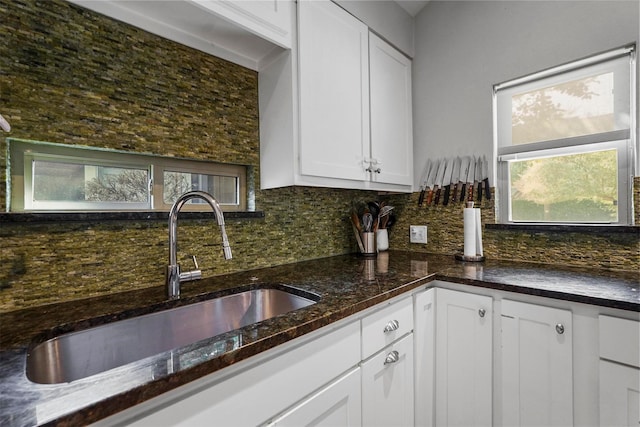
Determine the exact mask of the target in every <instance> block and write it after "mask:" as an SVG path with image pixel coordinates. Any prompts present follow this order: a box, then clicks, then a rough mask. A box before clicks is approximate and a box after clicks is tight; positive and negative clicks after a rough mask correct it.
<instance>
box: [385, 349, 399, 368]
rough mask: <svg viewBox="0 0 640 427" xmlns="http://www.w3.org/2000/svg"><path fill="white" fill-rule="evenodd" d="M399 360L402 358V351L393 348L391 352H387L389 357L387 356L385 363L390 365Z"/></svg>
mask: <svg viewBox="0 0 640 427" xmlns="http://www.w3.org/2000/svg"><path fill="white" fill-rule="evenodd" d="M398 360H400V353H398V352H397V351H396V350H393V351H392V352H391V353H389V354H387V357H385V359H384V364H385V365H390V364H392V363H396V362H397V361H398Z"/></svg>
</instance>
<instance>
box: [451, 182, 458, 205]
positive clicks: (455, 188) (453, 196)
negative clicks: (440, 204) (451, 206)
mask: <svg viewBox="0 0 640 427" xmlns="http://www.w3.org/2000/svg"><path fill="white" fill-rule="evenodd" d="M456 200H458V183H457V182H456V183H454V184H453V191H452V192H451V201H452V202H454V203H455V202H456Z"/></svg>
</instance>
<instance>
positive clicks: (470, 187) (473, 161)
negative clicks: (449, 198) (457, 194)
mask: <svg viewBox="0 0 640 427" xmlns="http://www.w3.org/2000/svg"><path fill="white" fill-rule="evenodd" d="M475 176H476V158H475V156H471V159H470V160H469V173H467V194H466V195H465V196H466V198H467V201H468V202H472V201H473V179H474V177H475Z"/></svg>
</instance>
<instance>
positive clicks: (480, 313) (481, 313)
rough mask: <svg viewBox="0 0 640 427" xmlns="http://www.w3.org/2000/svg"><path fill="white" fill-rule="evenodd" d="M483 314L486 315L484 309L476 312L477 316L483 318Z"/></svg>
mask: <svg viewBox="0 0 640 427" xmlns="http://www.w3.org/2000/svg"><path fill="white" fill-rule="evenodd" d="M485 314H487V311H486V310H485V309H484V308H481V309H480V310H478V316H480V317H484V315H485Z"/></svg>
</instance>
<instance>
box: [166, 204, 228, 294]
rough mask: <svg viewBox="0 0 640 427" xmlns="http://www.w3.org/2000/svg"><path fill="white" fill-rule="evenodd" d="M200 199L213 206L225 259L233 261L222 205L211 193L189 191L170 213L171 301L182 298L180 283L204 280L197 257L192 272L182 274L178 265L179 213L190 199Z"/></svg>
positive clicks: (168, 278) (169, 290) (168, 270)
mask: <svg viewBox="0 0 640 427" xmlns="http://www.w3.org/2000/svg"><path fill="white" fill-rule="evenodd" d="M194 198H199V199H203V200H204V201H206V202H207V203H209V205H210V206H211V209H213V211H214V212H215V215H216V219H217V220H218V225H219V226H220V233H221V234H222V251H223V252H224V258H225V259H231V246H229V239H228V238H227V232H226V230H225V229H224V216H223V214H222V209H220V205H219V204H218V202H217V201H216V199H214V198H213V196H212V195H211V194H209V193H205V192H204V191H189V192H188V193H184V194H183V195H182V196H180V197H178V200H176V201H175V203H174V204H173V206H172V207H171V211H170V212H169V265H167V271H166V282H167V297H168V298H169V299H175V298H179V297H180V283H182V282H188V281H191V280H198V279H200V278H202V271H201V270H200V269H199V268H198V262H197V261H196V257H195V256H194V257H193V262H194V264H195V267H196V269H195V270H192V271H186V272H184V273H181V272H180V265H179V264H178V260H177V258H178V256H177V254H178V212H180V209H182V206H184V204H185V203H187V202H188V201H189V200H190V199H194Z"/></svg>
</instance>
